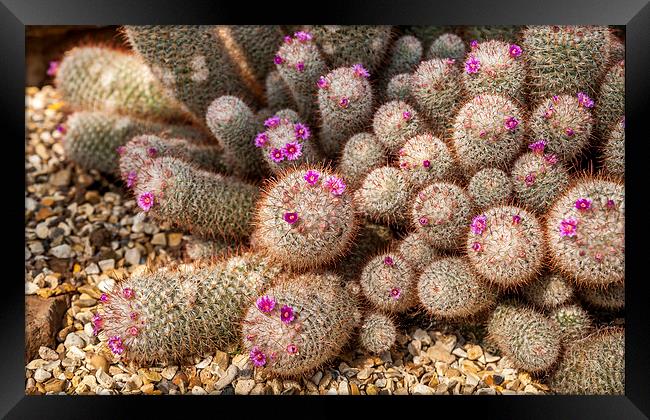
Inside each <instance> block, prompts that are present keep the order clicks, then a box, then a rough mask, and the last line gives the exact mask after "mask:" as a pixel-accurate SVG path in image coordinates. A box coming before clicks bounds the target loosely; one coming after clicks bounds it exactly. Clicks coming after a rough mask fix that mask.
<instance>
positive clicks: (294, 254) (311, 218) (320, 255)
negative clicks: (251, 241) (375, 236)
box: [255, 167, 359, 268]
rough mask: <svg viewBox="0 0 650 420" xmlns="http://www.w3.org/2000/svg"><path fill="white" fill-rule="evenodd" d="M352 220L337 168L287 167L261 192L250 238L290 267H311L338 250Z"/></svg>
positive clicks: (353, 226) (348, 238) (349, 235)
mask: <svg viewBox="0 0 650 420" xmlns="http://www.w3.org/2000/svg"><path fill="white" fill-rule="evenodd" d="M358 224H359V220H358V218H357V217H356V215H355V213H354V210H353V207H352V194H351V193H350V192H349V191H346V185H345V182H344V180H343V179H342V178H341V177H339V175H338V174H337V173H335V172H331V171H329V170H326V169H320V168H315V167H313V168H310V169H304V168H303V169H293V170H289V171H288V172H286V173H285V174H283V175H280V176H279V178H278V179H277V180H276V181H274V182H272V183H270V184H269V186H268V188H267V189H266V191H265V192H264V194H263V197H262V199H261V200H260V203H259V205H258V209H257V214H256V230H255V240H256V243H257V244H258V246H260V247H261V248H262V249H264V250H265V251H266V252H267V253H268V254H269V255H270V256H271V257H272V258H274V259H277V260H279V261H282V262H283V263H285V264H287V265H289V266H291V267H294V268H308V267H309V268H313V267H318V266H322V265H325V264H328V263H330V262H333V261H335V260H336V259H337V258H338V257H339V256H341V255H343V254H344V253H345V252H346V251H347V249H348V247H349V246H350V244H351V242H352V239H353V238H354V235H355V233H356V231H357V228H358Z"/></svg>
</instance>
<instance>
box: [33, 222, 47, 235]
mask: <svg viewBox="0 0 650 420" xmlns="http://www.w3.org/2000/svg"><path fill="white" fill-rule="evenodd" d="M34 232H35V233H36V236H37V237H38V238H39V239H45V238H47V236H48V235H49V234H50V229H49V228H48V227H47V223H45V222H43V223H39V224H38V225H36V229H35V231H34Z"/></svg>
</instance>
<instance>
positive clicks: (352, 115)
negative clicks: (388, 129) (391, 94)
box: [318, 64, 373, 157]
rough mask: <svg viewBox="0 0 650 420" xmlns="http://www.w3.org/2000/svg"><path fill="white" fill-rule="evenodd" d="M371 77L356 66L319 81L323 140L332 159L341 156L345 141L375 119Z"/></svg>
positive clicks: (344, 68)
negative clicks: (373, 117)
mask: <svg viewBox="0 0 650 420" xmlns="http://www.w3.org/2000/svg"><path fill="white" fill-rule="evenodd" d="M367 77H369V73H368V72H367V71H366V69H365V68H364V67H363V66H362V65H360V64H356V65H354V66H353V67H341V68H338V69H336V70H334V71H332V72H330V73H328V74H327V75H326V76H324V77H321V78H320V79H319V81H318V86H319V89H318V109H319V111H320V116H321V124H322V125H321V131H320V133H321V139H320V140H321V145H322V146H323V151H324V152H325V153H326V154H327V155H328V156H332V157H333V156H336V155H338V154H339V152H340V151H341V149H342V147H343V145H344V142H345V141H346V140H347V139H348V138H349V137H350V136H351V135H353V134H355V133H357V132H358V131H360V130H362V129H363V127H364V126H365V125H367V124H368V122H370V119H371V118H372V110H373V108H372V104H373V94H372V89H371V87H370V83H369V82H368V80H367Z"/></svg>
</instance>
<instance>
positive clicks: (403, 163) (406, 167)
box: [399, 162, 411, 169]
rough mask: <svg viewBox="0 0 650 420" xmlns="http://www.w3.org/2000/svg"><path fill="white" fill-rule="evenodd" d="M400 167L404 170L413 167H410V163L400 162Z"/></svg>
mask: <svg viewBox="0 0 650 420" xmlns="http://www.w3.org/2000/svg"><path fill="white" fill-rule="evenodd" d="M399 167H400V168H402V169H408V168H410V167H411V165H409V163H408V162H400V163H399Z"/></svg>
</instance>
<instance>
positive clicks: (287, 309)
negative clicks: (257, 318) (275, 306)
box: [280, 305, 296, 324]
mask: <svg viewBox="0 0 650 420" xmlns="http://www.w3.org/2000/svg"><path fill="white" fill-rule="evenodd" d="M295 318H296V317H295V315H294V314H293V308H292V307H291V306H289V305H284V306H283V307H282V309H280V319H281V320H282V322H284V323H285V324H290V323H291V321H293V320H294V319H295Z"/></svg>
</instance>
